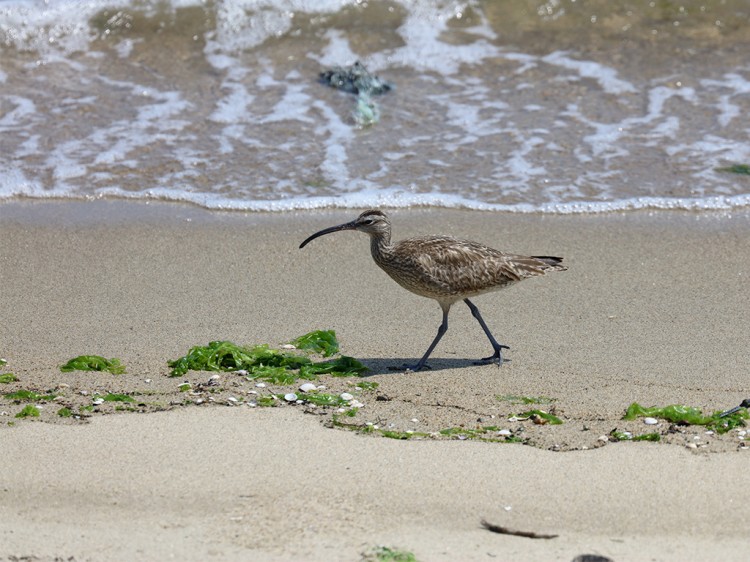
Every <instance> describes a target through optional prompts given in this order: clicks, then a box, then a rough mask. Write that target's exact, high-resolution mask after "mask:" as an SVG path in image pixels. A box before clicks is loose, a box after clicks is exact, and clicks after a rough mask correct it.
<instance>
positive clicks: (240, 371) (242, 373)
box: [235, 369, 247, 377]
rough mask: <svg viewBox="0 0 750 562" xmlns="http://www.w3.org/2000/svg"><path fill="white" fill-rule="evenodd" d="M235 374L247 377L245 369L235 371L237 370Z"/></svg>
mask: <svg viewBox="0 0 750 562" xmlns="http://www.w3.org/2000/svg"><path fill="white" fill-rule="evenodd" d="M235 373H237V374H238V375H240V376H241V377H244V376H247V371H246V370H245V369H237V370H236V371H235Z"/></svg>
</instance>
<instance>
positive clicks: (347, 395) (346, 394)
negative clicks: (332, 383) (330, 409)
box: [341, 392, 354, 402]
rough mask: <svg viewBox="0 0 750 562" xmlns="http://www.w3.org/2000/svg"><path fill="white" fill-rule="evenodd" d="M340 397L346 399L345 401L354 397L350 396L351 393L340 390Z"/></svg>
mask: <svg viewBox="0 0 750 562" xmlns="http://www.w3.org/2000/svg"><path fill="white" fill-rule="evenodd" d="M341 399H342V400H346V401H347V402H348V401H349V400H353V399H354V396H352V395H351V394H349V393H348V392H342V393H341Z"/></svg>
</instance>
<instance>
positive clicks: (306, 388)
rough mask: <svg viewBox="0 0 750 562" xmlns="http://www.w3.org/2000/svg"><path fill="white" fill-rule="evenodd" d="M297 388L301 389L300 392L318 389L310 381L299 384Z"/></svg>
mask: <svg viewBox="0 0 750 562" xmlns="http://www.w3.org/2000/svg"><path fill="white" fill-rule="evenodd" d="M299 389H300V390H301V391H302V392H311V391H313V390H318V387H317V386H315V385H314V384H313V383H311V382H306V383H305V384H303V385H301V386H300V387H299Z"/></svg>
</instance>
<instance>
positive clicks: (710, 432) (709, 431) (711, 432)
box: [706, 429, 714, 435]
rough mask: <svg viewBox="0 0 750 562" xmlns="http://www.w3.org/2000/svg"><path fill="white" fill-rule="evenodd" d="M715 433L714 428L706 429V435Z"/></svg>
mask: <svg viewBox="0 0 750 562" xmlns="http://www.w3.org/2000/svg"><path fill="white" fill-rule="evenodd" d="M713 434H714V432H713V431H712V430H710V429H709V430H708V431H706V435H713Z"/></svg>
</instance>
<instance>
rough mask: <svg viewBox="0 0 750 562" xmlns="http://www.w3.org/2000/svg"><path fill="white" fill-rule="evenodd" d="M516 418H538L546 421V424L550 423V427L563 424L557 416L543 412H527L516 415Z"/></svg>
mask: <svg viewBox="0 0 750 562" xmlns="http://www.w3.org/2000/svg"><path fill="white" fill-rule="evenodd" d="M517 417H519V418H532V417H539V418H542V419H544V420H547V422H548V423H550V424H551V425H560V424H562V423H563V421H562V420H561V419H560V418H558V417H557V416H555V415H553V414H550V413H548V412H545V411H544V410H529V411H528V412H523V413H521V414H517Z"/></svg>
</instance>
